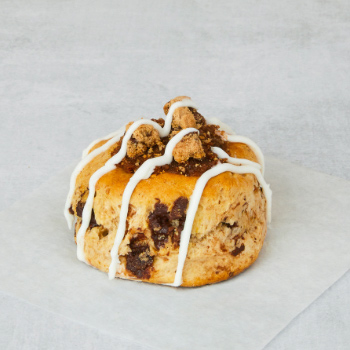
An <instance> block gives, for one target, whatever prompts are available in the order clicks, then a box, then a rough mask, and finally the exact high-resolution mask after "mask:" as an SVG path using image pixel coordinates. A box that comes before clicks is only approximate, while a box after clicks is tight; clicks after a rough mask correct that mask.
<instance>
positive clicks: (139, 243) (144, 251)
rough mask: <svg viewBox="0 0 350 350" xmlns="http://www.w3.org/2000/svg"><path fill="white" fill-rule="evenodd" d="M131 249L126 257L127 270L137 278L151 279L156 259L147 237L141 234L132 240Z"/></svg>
mask: <svg viewBox="0 0 350 350" xmlns="http://www.w3.org/2000/svg"><path fill="white" fill-rule="evenodd" d="M129 247H130V249H131V252H130V253H128V254H127V255H126V268H127V270H129V271H130V272H131V273H132V274H134V275H135V276H136V277H137V278H140V279H149V278H150V277H151V266H152V264H153V260H154V258H153V256H151V255H150V249H149V245H148V243H147V237H146V236H145V235H144V234H143V233H142V232H139V233H138V234H137V236H135V237H133V238H131V240H130V244H129Z"/></svg>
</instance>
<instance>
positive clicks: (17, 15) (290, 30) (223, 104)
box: [0, 0, 350, 350]
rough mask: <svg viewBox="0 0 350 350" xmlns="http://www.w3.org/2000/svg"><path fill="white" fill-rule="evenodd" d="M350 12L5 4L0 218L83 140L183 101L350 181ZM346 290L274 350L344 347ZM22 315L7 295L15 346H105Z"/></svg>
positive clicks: (318, 5) (325, 4)
mask: <svg viewBox="0 0 350 350" xmlns="http://www.w3.org/2000/svg"><path fill="white" fill-rule="evenodd" d="M349 14H350V3H349V2H348V1H345V0H338V1H316V0H312V1H309V2H305V1H301V0H297V1H276V0H275V1H270V2H268V3H267V2H263V3H262V2H258V1H245V2H244V3H243V2H239V1H231V2H228V1H225V2H224V1H222V2H220V3H219V2H215V4H214V2H206V1H202V2H195V1H191V2H189V1H176V2H175V1H173V2H172V1H170V2H167V3H166V4H165V3H159V2H156V1H150V2H142V1H139V0H135V1H128V2H127V3H121V2H113V1H104V0H102V1H99V2H98V3H97V2H92V1H82V0H77V1H74V2H65V1H62V2H58V1H43V0H38V1H33V0H29V1H23V0H22V1H6V0H2V1H1V11H0V20H1V30H0V38H1V40H0V42H1V44H0V75H1V80H0V96H1V98H0V120H1V128H0V146H1V150H2V151H3V152H2V156H1V158H0V164H1V166H0V184H1V185H0V186H1V188H2V195H1V198H0V209H5V208H7V207H8V206H9V205H11V204H12V203H13V202H14V201H15V200H16V199H18V198H20V197H21V196H23V195H25V194H27V193H29V192H30V191H32V190H34V189H35V188H36V187H37V186H39V184H41V183H42V182H43V181H45V179H46V178H47V177H49V176H51V175H54V174H55V173H56V172H58V171H59V170H61V169H62V168H64V167H65V166H66V165H67V164H68V163H70V162H71V161H73V160H74V159H76V158H77V157H78V156H80V150H82V149H83V148H84V147H85V146H86V139H91V140H93V139H94V138H96V137H99V136H102V135H104V134H107V133H109V132H110V131H111V129H112V130H114V129H117V128H118V127H119V126H120V124H121V123H124V122H125V121H129V120H132V119H135V118H137V117H140V116H147V117H148V116H153V115H154V114H157V115H155V116H160V115H161V114H162V111H161V110H160V109H159V106H161V105H162V104H163V103H164V102H166V101H167V100H168V99H169V98H171V97H172V96H175V95H178V94H187V95H189V96H191V97H192V98H193V99H194V100H195V101H196V102H197V103H198V104H199V105H200V110H202V111H203V112H204V111H205V115H206V116H208V117H209V116H217V117H220V118H223V119H224V120H225V121H226V122H228V123H229V124H230V125H231V126H232V127H233V128H234V129H235V130H236V131H237V132H239V133H241V134H244V135H247V136H249V137H251V138H253V139H254V140H255V141H256V142H257V143H258V144H259V145H260V146H261V148H262V149H263V151H264V152H265V153H267V154H270V155H274V156H277V157H280V158H284V159H287V160H290V161H293V162H296V163H298V164H302V165H305V166H308V167H311V168H313V169H316V170H319V171H323V172H326V173H328V174H332V175H338V176H340V177H343V178H346V179H350V175H349V174H350V172H349V170H350V165H349V164H350V151H349V149H350V138H349V136H348V135H349V132H350V125H349V123H350V118H349V110H350V100H349V94H348V92H349V88H350V69H349V59H350V36H349V35H348V34H349V30H350V24H349V23H350V15H349ZM156 111H159V112H158V113H156ZM73 135H74V137H73ZM349 288H350V275H349V273H348V274H347V275H346V276H344V277H343V278H342V279H341V280H340V281H338V282H337V283H336V284H335V285H334V286H332V288H330V290H328V291H327V292H326V293H324V295H322V296H321V297H320V298H319V299H318V300H317V301H316V302H315V303H313V304H312V305H311V306H310V307H309V308H308V309H307V310H305V312H303V313H302V314H301V315H299V316H298V317H297V318H296V319H295V320H294V321H293V322H292V323H291V324H290V325H289V326H288V327H287V328H286V329H285V330H284V331H282V333H281V334H280V335H279V336H277V337H276V338H275V339H274V340H273V341H272V342H271V343H270V344H269V345H268V346H267V347H266V349H268V350H272V349H300V348H307V349H328V348H337V349H346V348H347V344H349V342H350V335H349V332H348V324H349V322H350V315H349V310H350V299H349V298H350V297H349V295H350V293H349V292H348V291H349ZM7 302H9V303H8V304H6V303H7ZM5 305H6V306H5ZM18 305H20V304H19V303H18V304H17V303H16V302H15V301H13V300H12V299H11V298H8V297H7V296H6V295H3V296H2V298H1V310H2V313H1V322H3V323H4V324H5V323H6V324H9V323H10V324H12V325H13V339H15V340H13V341H12V343H11V344H14V345H12V346H11V345H10V346H9V348H11V349H18V348H19V345H18V344H21V345H20V346H21V347H22V348H28V349H30V348H33V347H35V346H38V344H40V343H41V342H45V341H47V340H52V341H55V344H56V348H57V349H60V348H62V349H63V348H67V344H69V343H71V344H74V343H73V340H74V341H75V340H76V339H77V337H78V338H79V339H80V340H81V341H82V343H81V344H82V345H83V348H84V347H85V348H86V349H87V348H90V349H91V348H97V345H96V344H97V343H98V341H97V340H93V339H102V338H103V339H104V340H103V341H104V342H106V341H107V340H106V339H107V338H104V337H102V336H101V335H100V334H99V333H98V332H97V331H91V332H88V331H86V328H85V327H84V326H80V325H77V324H74V326H73V323H71V322H70V321H67V320H65V319H63V318H60V317H57V318H55V317H53V315H51V314H47V313H45V312H43V311H42V310H40V309H39V308H36V307H33V306H31V305H26V306H25V307H24V309H22V308H20V307H18ZM3 310H4V311H3ZM21 310H23V311H21ZM25 320H27V322H25ZM43 325H46V326H47V325H48V326H47V327H46V328H47V329H48V330H45V327H44V326H43ZM51 327H54V328H55V329H56V330H57V332H58V333H56V335H55V334H54V333H53V332H51V331H50V328H51ZM72 329H74V335H73V334H72ZM38 330H40V333H39V332H38ZM58 330H59V331H58ZM93 332H95V333H93ZM87 334H88V335H87ZM92 334H95V337H96V338H94V337H93V336H92ZM60 335H61V336H60ZM56 336H57V337H56ZM9 337H11V335H10V334H6V335H3V334H1V337H0V338H1V339H0V341H5V340H6V339H9ZM19 339H22V342H19V343H15V341H19ZM89 340H91V341H89ZM110 341H111V342H112V341H113V340H112V339H110ZM0 344H1V343H0ZM5 344H6V345H7V343H6V341H5ZM104 348H108V347H107V345H105V346H104ZM110 348H112V346H110Z"/></svg>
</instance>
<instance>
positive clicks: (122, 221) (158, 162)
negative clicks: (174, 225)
mask: <svg viewBox="0 0 350 350" xmlns="http://www.w3.org/2000/svg"><path fill="white" fill-rule="evenodd" d="M191 132H196V133H198V130H197V129H194V128H188V129H183V130H181V131H180V132H179V133H178V134H176V135H175V136H174V137H173V138H172V139H171V140H170V141H169V143H168V144H167V146H166V148H165V152H164V155H163V156H161V157H157V158H152V159H148V160H146V161H145V162H144V163H143V164H142V165H141V166H140V168H139V169H137V171H136V172H135V174H134V175H133V176H132V177H131V178H130V180H129V182H128V184H127V185H126V187H125V190H124V193H123V198H122V206H121V209H120V214H119V224H118V230H117V233H116V236H115V239H114V244H113V248H112V250H111V257H112V261H111V264H110V266H109V272H108V277H109V279H113V278H115V274H116V272H117V270H118V266H119V264H120V261H119V255H118V250H119V246H120V244H121V242H122V240H123V238H124V235H125V228H126V219H127V216H128V211H129V203H130V199H131V196H132V194H133V192H134V190H135V187H136V186H137V184H138V183H139V182H140V181H141V180H146V179H148V178H149V177H150V176H151V175H152V173H153V171H154V168H155V167H156V166H162V165H166V164H170V163H171V162H172V160H173V149H174V147H175V146H176V145H177V144H178V143H179V142H180V141H181V140H182V138H183V137H184V136H185V135H187V134H189V133H191Z"/></svg>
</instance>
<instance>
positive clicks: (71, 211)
mask: <svg viewBox="0 0 350 350" xmlns="http://www.w3.org/2000/svg"><path fill="white" fill-rule="evenodd" d="M68 211H69V212H70V214H72V215H74V211H73V208H72V206H70V207H69V209H68Z"/></svg>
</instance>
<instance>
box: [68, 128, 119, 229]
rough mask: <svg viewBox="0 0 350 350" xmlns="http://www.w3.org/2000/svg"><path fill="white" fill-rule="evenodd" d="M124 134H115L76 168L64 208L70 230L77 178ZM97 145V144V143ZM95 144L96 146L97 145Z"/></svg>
mask: <svg viewBox="0 0 350 350" xmlns="http://www.w3.org/2000/svg"><path fill="white" fill-rule="evenodd" d="M123 134H124V129H120V130H119V131H118V132H116V133H115V136H114V137H113V138H111V139H110V140H109V141H107V142H106V143H105V144H104V145H102V146H101V147H99V148H96V149H94V150H93V151H92V152H91V153H89V154H87V155H86V156H85V157H84V158H83V159H82V160H81V161H80V162H79V164H78V165H77V166H76V167H75V169H74V171H73V173H72V176H71V178H70V187H69V192H68V196H67V199H66V204H65V207H64V216H65V218H66V220H67V224H68V227H69V229H71V228H72V225H73V222H74V215H72V214H71V213H70V212H69V208H70V206H71V203H72V197H73V194H74V189H75V183H76V181H77V177H78V175H79V174H80V172H81V171H82V170H83V169H84V167H85V166H86V165H87V164H88V163H90V162H91V161H92V160H93V159H94V158H95V157H96V156H98V155H99V154H100V153H102V152H105V151H107V149H108V148H109V147H111V146H112V145H113V144H114V143H116V142H118V141H119V140H120V138H121V137H122V135H123ZM96 143H97V142H96ZM96 143H95V144H96Z"/></svg>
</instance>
